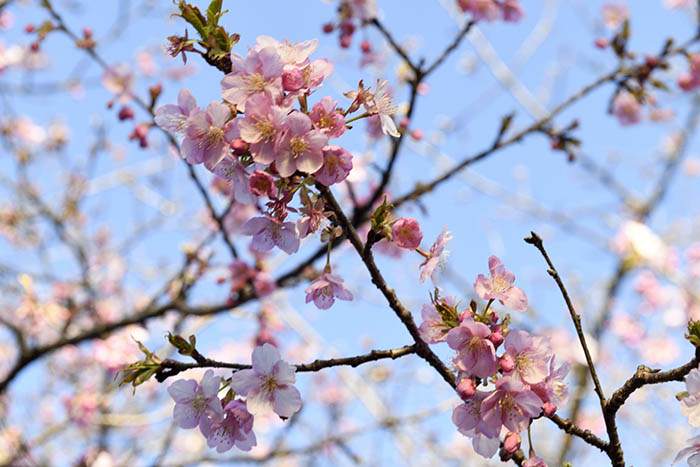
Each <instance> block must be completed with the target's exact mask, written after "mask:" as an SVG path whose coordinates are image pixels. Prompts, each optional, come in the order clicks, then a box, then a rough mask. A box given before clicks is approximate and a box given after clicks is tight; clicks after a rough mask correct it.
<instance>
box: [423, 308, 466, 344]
mask: <svg viewBox="0 0 700 467" xmlns="http://www.w3.org/2000/svg"><path fill="white" fill-rule="evenodd" d="M444 300H445V302H446V303H447V304H448V305H452V306H454V305H455V299H454V297H449V296H448V297H445V299H444ZM421 317H422V318H423V323H421V325H420V327H419V328H418V332H419V333H420V337H421V339H423V340H424V341H425V342H427V343H428V344H437V343H438V342H444V341H445V339H447V333H448V332H450V330H451V329H452V328H454V327H456V325H457V323H449V322H445V320H443V319H442V316H440V315H439V314H438V312H437V310H436V309H435V305H433V304H429V303H426V304H425V305H423V308H422V310H421Z"/></svg>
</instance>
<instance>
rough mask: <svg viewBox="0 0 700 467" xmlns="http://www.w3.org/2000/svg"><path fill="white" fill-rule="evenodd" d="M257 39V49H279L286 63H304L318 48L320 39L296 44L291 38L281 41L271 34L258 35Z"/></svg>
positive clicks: (280, 55) (278, 51) (279, 53)
mask: <svg viewBox="0 0 700 467" xmlns="http://www.w3.org/2000/svg"><path fill="white" fill-rule="evenodd" d="M255 40H256V43H255V50H258V51H260V50H262V49H264V48H267V47H272V48H274V49H276V50H277V54H278V55H279V57H280V58H281V59H282V61H283V62H284V64H285V65H303V64H304V63H305V62H306V61H307V60H308V58H309V57H310V56H311V54H312V53H314V52H315V51H316V49H317V48H318V39H312V40H308V41H302V42H297V43H296V44H292V43H291V42H289V39H285V40H283V41H282V42H279V41H278V40H276V39H274V38H272V37H270V36H258V37H256V38H255Z"/></svg>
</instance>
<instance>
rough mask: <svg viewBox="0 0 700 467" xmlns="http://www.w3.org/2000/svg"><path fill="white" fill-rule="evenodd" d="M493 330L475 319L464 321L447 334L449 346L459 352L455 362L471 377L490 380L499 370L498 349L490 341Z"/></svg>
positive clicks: (458, 367)
mask: <svg viewBox="0 0 700 467" xmlns="http://www.w3.org/2000/svg"><path fill="white" fill-rule="evenodd" d="M490 334H491V330H490V329H489V327H488V326H486V325H485V324H484V323H479V322H477V321H474V319H473V318H466V319H464V320H463V321H462V322H461V323H460V325H459V326H457V327H456V328H454V329H451V330H450V331H449V332H448V333H447V338H446V340H447V345H449V346H450V347H451V348H452V349H455V350H456V351H457V355H456V356H455V358H454V360H453V362H454V364H455V366H456V367H457V369H459V370H461V371H464V372H466V373H467V374H469V375H470V376H471V375H473V376H478V377H479V378H488V377H489V376H491V375H493V374H494V373H495V372H496V370H498V359H497V358H496V348H495V347H494V345H493V343H492V342H491V341H490V340H489V339H488V337H489V335H490Z"/></svg>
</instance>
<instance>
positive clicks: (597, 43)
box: [594, 37, 610, 49]
mask: <svg viewBox="0 0 700 467" xmlns="http://www.w3.org/2000/svg"><path fill="white" fill-rule="evenodd" d="M594 44H595V46H596V47H598V48H599V49H604V48H606V47H607V46H609V45H610V41H609V40H607V39H606V38H604V37H599V38H597V39H596V40H595V42H594Z"/></svg>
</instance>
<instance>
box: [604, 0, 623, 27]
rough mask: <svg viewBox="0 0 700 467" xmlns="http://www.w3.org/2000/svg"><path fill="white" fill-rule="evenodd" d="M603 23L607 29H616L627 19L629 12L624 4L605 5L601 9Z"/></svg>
mask: <svg viewBox="0 0 700 467" xmlns="http://www.w3.org/2000/svg"><path fill="white" fill-rule="evenodd" d="M601 11H602V14H603V22H604V23H605V27H606V28H608V29H616V28H617V27H618V26H620V25H621V24H622V23H624V22H625V21H626V20H627V19H629V16H630V11H629V8H627V4H626V3H606V4H605V5H603V8H602V10H601Z"/></svg>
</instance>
